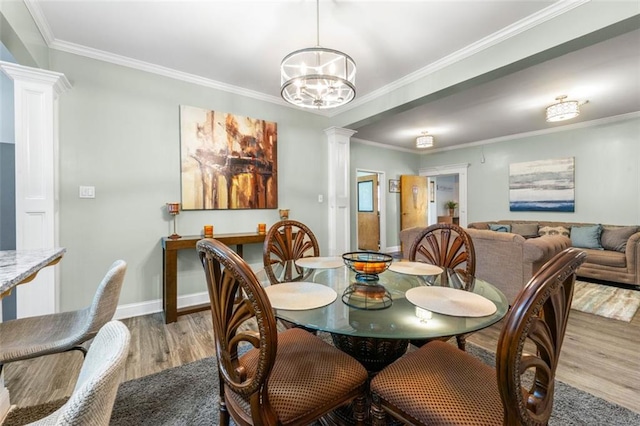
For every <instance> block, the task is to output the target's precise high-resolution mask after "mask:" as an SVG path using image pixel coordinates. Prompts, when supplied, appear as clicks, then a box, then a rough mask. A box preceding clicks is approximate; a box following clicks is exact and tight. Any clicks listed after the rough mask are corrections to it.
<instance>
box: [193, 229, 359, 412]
mask: <svg viewBox="0 0 640 426" xmlns="http://www.w3.org/2000/svg"><path fill="white" fill-rule="evenodd" d="M197 250H198V253H199V256H200V260H201V262H202V266H203V267H204V272H205V277H206V282H207V289H208V291H209V299H210V302H211V316H212V319H213V335H214V338H215V341H216V355H217V358H218V376H219V379H218V380H219V385H220V424H222V425H228V424H229V415H231V417H232V418H233V420H234V421H235V422H236V423H237V424H240V425H275V424H281V425H307V424H310V423H313V422H314V421H315V420H317V419H319V418H320V417H322V416H324V415H325V414H327V413H329V412H331V411H333V410H334V409H336V408H338V407H340V406H342V405H343V404H346V403H349V402H352V404H353V408H354V411H353V412H354V421H356V423H357V424H362V423H363V421H364V418H365V408H364V407H365V394H364V392H365V388H366V383H367V377H368V375H367V371H366V370H365V369H364V367H363V366H362V365H360V363H359V362H358V361H356V360H355V359H353V358H351V357H350V356H349V355H347V354H345V353H344V352H342V351H340V350H339V349H337V348H335V347H334V346H331V345H330V344H328V343H326V342H324V341H323V340H322V339H320V338H319V337H317V336H314V335H313V334H311V333H309V332H307V331H305V330H302V329H300V328H291V329H287V330H285V331H283V332H281V333H278V332H277V330H276V319H275V316H274V313H273V309H272V307H271V304H270V302H269V299H268V297H267V295H266V293H265V291H264V289H263V288H262V286H261V285H260V283H259V281H258V278H257V277H256V275H255V274H254V273H253V271H252V270H251V268H250V267H249V266H248V265H247V264H246V263H245V261H244V260H242V258H241V257H240V256H238V255H237V254H236V253H235V252H234V251H232V250H231V249H230V248H229V247H227V246H226V245H224V244H222V243H220V242H219V241H216V240H215V239H204V240H201V241H199V242H198V243H197ZM238 295H240V298H239V299H238ZM250 319H255V321H256V323H257V327H256V328H255V330H247V329H245V328H243V327H242V325H243V324H245V323H246V322H247V321H248V320H250ZM241 345H249V349H248V350H247V351H246V352H244V353H243V354H242V355H240V354H239V350H238V349H239V347H240V346H241Z"/></svg>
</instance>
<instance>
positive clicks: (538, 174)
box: [509, 157, 575, 213]
mask: <svg viewBox="0 0 640 426" xmlns="http://www.w3.org/2000/svg"><path fill="white" fill-rule="evenodd" d="M509 211H512V212H545V211H547V212H563V213H574V212H575V158H574V157H566V158H556V159H551V160H537V161H528V162H524V163H512V164H510V165H509Z"/></svg>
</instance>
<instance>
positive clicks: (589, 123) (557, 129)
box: [422, 111, 640, 155]
mask: <svg viewBox="0 0 640 426" xmlns="http://www.w3.org/2000/svg"><path fill="white" fill-rule="evenodd" d="M635 118H640V111H634V112H629V113H626V114H620V115H614V116H611V117H604V118H598V119H596V120H590V121H583V122H580V123H574V124H566V125H564V126H559V127H553V128H549V129H542V130H534V131H531V132H524V133H516V134H513V135H507V136H500V137H497V138H491V139H483V140H480V141H475V142H469V143H465V144H461V145H456V146H451V147H444V148H438V149H433V150H429V152H422V154H425V155H426V154H433V153H436V152H444V151H453V150H456V149H463V148H470V147H474V146H481V145H489V144H493V143H498V142H504V141H510V140H517V139H524V138H530V137H533V136H540V135H548V134H552V133H559V132H567V131H570V130H578V129H584V128H587V127H595V126H602V125H605V124H611V123H617V122H619V121H626V120H633V119H635Z"/></svg>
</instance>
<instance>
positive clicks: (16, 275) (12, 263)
mask: <svg viewBox="0 0 640 426" xmlns="http://www.w3.org/2000/svg"><path fill="white" fill-rule="evenodd" d="M66 251H67V250H66V249H64V248H50V249H33V250H2V251H0V295H1V294H3V293H5V292H7V291H9V290H11V289H12V288H13V287H15V286H16V285H18V284H20V283H21V282H22V281H23V280H24V279H26V278H28V277H29V276H31V275H33V274H34V273H36V272H38V271H39V270H40V269H42V268H44V267H45V266H47V265H49V264H50V263H52V262H55V261H57V260H59V259H60V258H61V257H62V255H63V254H64V253H65V252H66Z"/></svg>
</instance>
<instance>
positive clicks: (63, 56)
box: [51, 51, 328, 310]
mask: <svg viewBox="0 0 640 426" xmlns="http://www.w3.org/2000/svg"><path fill="white" fill-rule="evenodd" d="M51 65H52V69H53V70H55V71H58V72H62V73H64V74H65V76H66V77H67V78H68V79H69V81H70V82H71V84H72V86H73V87H72V89H71V90H70V91H69V92H68V93H65V94H64V96H62V97H61V99H60V245H61V246H63V247H66V249H67V254H66V255H65V260H64V262H61V264H60V269H61V274H62V276H61V283H62V285H61V309H63V310H70V309H74V308H78V307H81V306H84V305H86V304H87V303H88V302H89V301H90V300H91V297H92V295H93V294H94V292H95V287H96V285H97V282H98V281H99V280H100V278H101V277H102V275H103V274H104V272H105V271H106V269H107V267H108V266H109V265H110V264H111V262H112V261H113V260H115V259H118V258H122V259H124V260H126V261H127V263H128V265H129V268H128V272H127V276H126V281H125V285H124V287H123V290H122V294H121V297H120V304H121V305H122V304H130V303H134V302H144V301H149V300H154V299H160V298H161V297H162V288H161V283H162V276H161V274H162V249H161V245H160V238H161V237H162V236H166V235H169V234H170V233H171V223H172V222H171V218H170V217H169V216H168V214H167V213H166V208H165V203H167V202H172V201H180V150H179V149H180V138H179V106H180V105H191V106H196V107H202V108H208V109H211V110H216V111H223V112H230V113H234V114H238V115H243V116H249V117H255V118H261V119H265V120H269V121H275V122H277V123H278V190H279V203H280V206H281V207H286V208H289V209H291V212H290V217H291V218H292V219H296V220H300V221H302V222H304V223H306V224H307V225H309V226H310V227H311V229H313V230H314V232H315V233H316V234H317V236H318V239H319V242H320V245H321V249H324V250H326V247H327V234H328V230H327V226H328V214H327V211H328V209H327V204H326V201H325V202H324V203H323V204H319V203H318V202H317V199H318V194H323V195H324V196H325V197H324V198H325V200H326V194H327V187H326V185H327V180H328V179H327V171H328V166H327V160H326V159H327V152H328V146H327V142H326V136H325V134H324V132H323V129H325V128H327V127H328V123H327V119H326V118H324V117H320V116H318V115H315V114H309V113H308V112H299V111H296V110H293V109H291V108H287V107H282V106H278V105H275V104H271V103H267V102H262V101H257V100H253V99H250V98H245V97H241V96H238V95H232V94H229V93H226V92H222V91H217V90H213V89H207V88H204V87H201V86H196V85H194V84H189V83H184V82H181V81H177V80H174V79H170V78H165V77H161V76H157V75H154V74H149V73H145V72H142V71H137V70H133V69H130V68H125V67H121V66H117V65H112V64H109V63H104V62H100V61H96V60H92V59H88V58H84V57H80V56H76V55H72V54H68V53H63V52H59V51H51ZM80 185H90V186H95V188H96V198H95V199H80V198H79V197H78V189H79V188H78V187H79V186H80ZM277 220H279V215H278V210H277V209H271V210H225V211H183V212H181V213H180V214H179V215H178V217H177V222H178V232H179V233H180V234H182V235H196V234H199V233H200V230H201V229H202V226H203V225H205V224H213V225H214V226H215V232H217V233H229V232H253V231H255V229H256V225H257V223H258V222H266V223H267V224H268V225H271V224H273V223H274V222H276V221H277ZM261 250H262V247H261V246H258V245H247V246H245V258H246V260H247V261H248V262H249V263H250V264H261V263H262V257H261V256H262V251H261ZM178 267H179V270H180V273H179V286H178V287H179V288H178V289H179V295H184V294H191V293H194V292H205V291H206V287H205V285H204V277H203V275H202V266H201V265H200V264H199V263H198V260H197V256H196V253H195V251H194V252H193V253H192V252H188V251H183V252H180V255H179V259H178Z"/></svg>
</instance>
